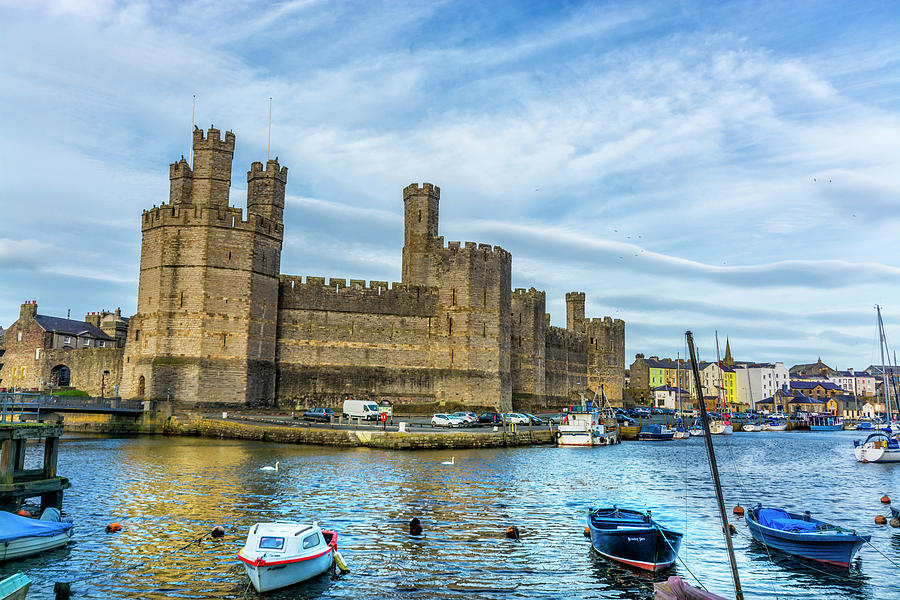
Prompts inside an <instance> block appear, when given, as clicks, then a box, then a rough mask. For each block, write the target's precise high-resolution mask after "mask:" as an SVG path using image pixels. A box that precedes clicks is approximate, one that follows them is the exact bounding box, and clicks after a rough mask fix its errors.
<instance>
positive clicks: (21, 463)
mask: <svg viewBox="0 0 900 600" xmlns="http://www.w3.org/2000/svg"><path fill="white" fill-rule="evenodd" d="M13 442H14V443H15V446H14V449H15V463H14V467H13V472H15V471H21V470H23V469H24V468H25V442H26V440H24V439H18V440H13Z"/></svg>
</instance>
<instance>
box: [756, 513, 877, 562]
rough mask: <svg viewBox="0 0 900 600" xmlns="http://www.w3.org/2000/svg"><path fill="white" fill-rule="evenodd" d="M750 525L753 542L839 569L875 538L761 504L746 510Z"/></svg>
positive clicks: (806, 514)
mask: <svg viewBox="0 0 900 600" xmlns="http://www.w3.org/2000/svg"><path fill="white" fill-rule="evenodd" d="M747 526H748V527H749V528H750V535H752V536H753V539H755V540H756V541H758V542H760V543H762V544H764V545H766V546H768V547H769V548H775V549H776V550H781V551H782V552H787V553H788V554H794V555H796V556H801V557H803V558H808V559H809V560H815V561H818V562H823V563H828V564H830V565H837V566H839V567H849V566H850V560H851V559H852V558H853V555H855V554H856V552H857V551H858V550H859V548H860V546H862V545H863V543H865V542H868V541H869V540H870V539H872V536H869V535H856V532H855V531H844V530H843V529H841V528H840V527H836V526H834V525H832V524H830V523H825V522H824V521H819V520H817V519H813V518H811V517H810V516H809V513H805V514H803V515H798V514H794V513H789V512H786V511H784V510H781V509H780V508H763V507H762V505H760V504H757V505H756V506H754V507H753V508H751V509H750V510H749V511H747Z"/></svg>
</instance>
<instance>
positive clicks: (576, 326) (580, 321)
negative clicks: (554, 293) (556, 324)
mask: <svg viewBox="0 0 900 600" xmlns="http://www.w3.org/2000/svg"><path fill="white" fill-rule="evenodd" d="M566 329H568V330H569V331H576V332H580V333H584V292H569V293H568V294H566Z"/></svg>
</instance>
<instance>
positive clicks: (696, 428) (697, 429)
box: [688, 418, 706, 437]
mask: <svg viewBox="0 0 900 600" xmlns="http://www.w3.org/2000/svg"><path fill="white" fill-rule="evenodd" d="M688 433H690V434H691V437H703V436H704V435H706V429H704V428H703V424H702V423H701V422H700V419H699V418H698V419H696V420H695V421H694V424H693V425H691V426H690V428H689V429H688Z"/></svg>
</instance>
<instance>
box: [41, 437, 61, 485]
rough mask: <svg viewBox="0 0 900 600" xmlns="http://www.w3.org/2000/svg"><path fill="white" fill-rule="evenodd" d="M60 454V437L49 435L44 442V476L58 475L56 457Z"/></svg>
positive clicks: (48, 477)
mask: <svg viewBox="0 0 900 600" xmlns="http://www.w3.org/2000/svg"><path fill="white" fill-rule="evenodd" d="M58 456H59V438H58V437H48V438H47V439H46V441H45V442H44V478H45V479H50V478H51V477H56V459H57V457H58Z"/></svg>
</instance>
